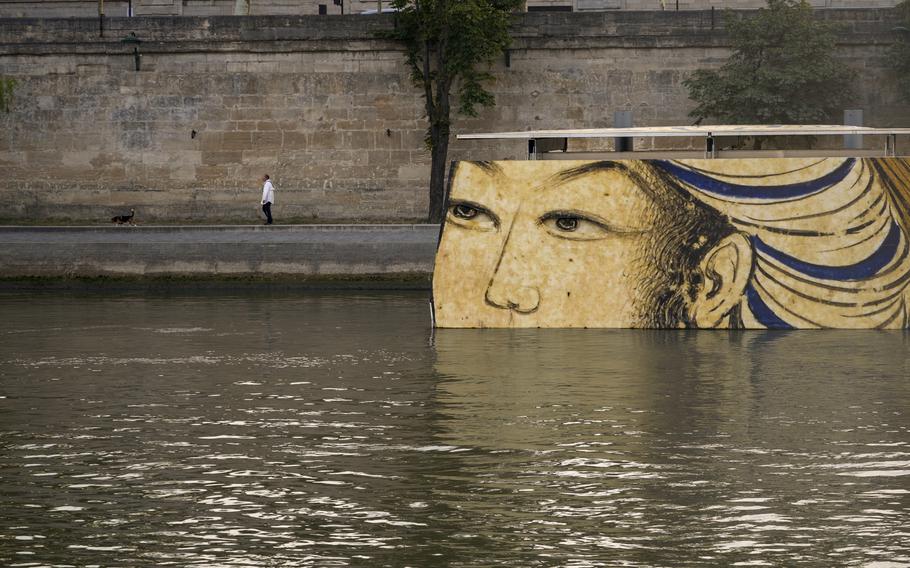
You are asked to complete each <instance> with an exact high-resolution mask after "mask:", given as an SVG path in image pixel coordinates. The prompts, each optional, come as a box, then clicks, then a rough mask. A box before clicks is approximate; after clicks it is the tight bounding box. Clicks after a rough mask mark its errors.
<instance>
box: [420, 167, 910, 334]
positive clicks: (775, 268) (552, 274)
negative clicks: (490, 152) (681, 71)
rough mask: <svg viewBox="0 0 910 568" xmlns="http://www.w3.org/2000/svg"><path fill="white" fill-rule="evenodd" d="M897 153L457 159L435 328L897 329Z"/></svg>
mask: <svg viewBox="0 0 910 568" xmlns="http://www.w3.org/2000/svg"><path fill="white" fill-rule="evenodd" d="M908 227H910V159H906V158H873V159H859V158H846V159H845V158H763V159H755V158H753V159H729V160H679V161H672V160H623V161H597V162H592V161H586V162H580V161H558V160H552V161H503V162H459V163H456V164H455V166H454V170H453V174H452V178H451V182H450V187H449V196H448V202H447V212H446V219H445V223H444V226H443V231H442V236H441V239H440V243H439V249H438V251H437V256H436V268H435V273H434V278H433V306H434V317H435V322H436V325H437V326H438V327H456V328H457V327H468V328H480V327H617V328H625V327H634V328H750V329H753V328H754V329H766V328H774V329H793V328H877V329H891V328H906V327H907V326H908V323H910V320H908V315H907V306H906V304H907V300H908V299H910V291H908V287H907V283H908V279H910V259H908V246H910V245H908V232H907V231H908Z"/></svg>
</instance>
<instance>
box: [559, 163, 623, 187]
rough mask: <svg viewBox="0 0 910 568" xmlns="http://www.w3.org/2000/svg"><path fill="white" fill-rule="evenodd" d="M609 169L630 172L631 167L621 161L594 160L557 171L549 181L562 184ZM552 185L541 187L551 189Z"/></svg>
mask: <svg viewBox="0 0 910 568" xmlns="http://www.w3.org/2000/svg"><path fill="white" fill-rule="evenodd" d="M609 171H620V172H623V173H629V168H627V167H626V166H625V165H624V164H620V163H619V162H613V161H610V160H604V161H600V162H593V163H590V164H585V165H583V166H578V167H577V168H571V169H568V170H562V171H561V172H557V173H556V174H554V175H553V176H551V177H550V179H549V181H550V182H551V183H553V184H555V185H562V184H564V183H568V182H570V181H572V180H575V179H578V178H580V177H584V176H587V175H590V174H593V173H597V172H609ZM550 187H552V186H550V185H548V184H547V185H546V186H544V187H541V189H545V188H546V189H549V188H550Z"/></svg>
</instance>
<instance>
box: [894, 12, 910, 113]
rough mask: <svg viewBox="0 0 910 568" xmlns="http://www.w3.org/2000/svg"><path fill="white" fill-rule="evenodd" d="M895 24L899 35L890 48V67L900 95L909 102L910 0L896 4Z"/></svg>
mask: <svg viewBox="0 0 910 568" xmlns="http://www.w3.org/2000/svg"><path fill="white" fill-rule="evenodd" d="M896 12H897V15H898V16H897V26H895V31H897V32H898V33H899V34H900V37H899V38H898V39H897V41H896V42H895V44H894V46H893V47H892V48H891V53H890V54H889V55H890V57H891V68H892V70H893V71H894V76H895V78H896V80H897V87H898V89H899V90H900V93H901V97H902V98H903V99H904V100H905V101H907V102H910V0H904V1H903V2H901V3H900V4H898V6H897V8H896Z"/></svg>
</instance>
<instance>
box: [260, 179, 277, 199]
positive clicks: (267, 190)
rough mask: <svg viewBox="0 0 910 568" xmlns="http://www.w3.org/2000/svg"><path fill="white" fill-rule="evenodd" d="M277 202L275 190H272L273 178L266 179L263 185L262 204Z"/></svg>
mask: <svg viewBox="0 0 910 568" xmlns="http://www.w3.org/2000/svg"><path fill="white" fill-rule="evenodd" d="M266 203H275V192H274V191H273V190H272V180H268V179H267V180H265V184H263V186H262V204H263V205H265V204H266Z"/></svg>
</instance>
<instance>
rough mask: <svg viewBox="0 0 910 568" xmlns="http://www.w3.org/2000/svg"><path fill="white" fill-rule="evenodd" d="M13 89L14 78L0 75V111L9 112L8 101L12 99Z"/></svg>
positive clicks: (14, 84) (14, 86)
mask: <svg viewBox="0 0 910 568" xmlns="http://www.w3.org/2000/svg"><path fill="white" fill-rule="evenodd" d="M15 89H16V80H15V79H12V78H9V77H0V111H3V112H9V107H10V103H11V102H12V101H13V91H14V90H15Z"/></svg>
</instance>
